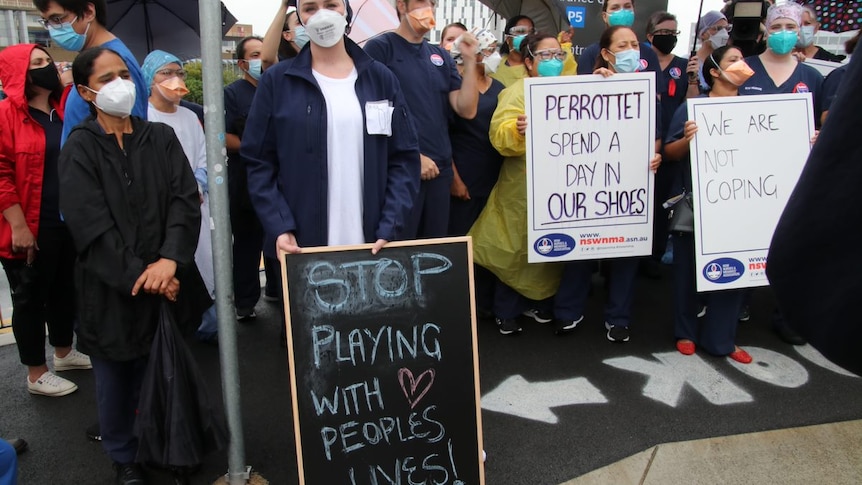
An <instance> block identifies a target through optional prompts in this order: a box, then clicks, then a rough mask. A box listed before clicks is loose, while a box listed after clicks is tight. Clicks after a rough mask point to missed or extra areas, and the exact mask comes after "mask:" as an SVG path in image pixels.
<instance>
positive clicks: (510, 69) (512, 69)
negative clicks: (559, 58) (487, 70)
mask: <svg viewBox="0 0 862 485" xmlns="http://www.w3.org/2000/svg"><path fill="white" fill-rule="evenodd" d="M560 47H561V48H562V49H563V51H564V52H568V53H569V55H567V56H566V60H565V62H563V72H562V75H563V76H574V75H575V74H577V73H578V62H577V61H576V60H575V56H574V54H573V53H572V43H571V42H565V43H562V44H560ZM508 59H509V55H508V54H507V55H505V56H503V60H502V61H500V66H499V67H498V68H497V72H495V73H493V74H491V77H492V78H494V79H496V80H497V81H500V82H501V83H503V86H506V87H507V88H508V87H510V86H512V85H513V84H515V83H517V82H518V81H520V80H521V79H524V78H525V77H527V69H526V68H525V67H524V65H523V64H521V65H520V66H510V65H508V64H506V61H507V60H508Z"/></svg>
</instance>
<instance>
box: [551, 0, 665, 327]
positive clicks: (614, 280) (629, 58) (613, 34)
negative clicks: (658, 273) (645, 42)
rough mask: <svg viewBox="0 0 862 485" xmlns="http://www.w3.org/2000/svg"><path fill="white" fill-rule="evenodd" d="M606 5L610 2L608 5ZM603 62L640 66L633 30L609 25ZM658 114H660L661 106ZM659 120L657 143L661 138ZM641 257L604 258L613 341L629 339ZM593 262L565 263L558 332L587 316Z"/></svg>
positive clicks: (608, 68) (612, 67)
mask: <svg viewBox="0 0 862 485" xmlns="http://www.w3.org/2000/svg"><path fill="white" fill-rule="evenodd" d="M606 5H607V4H606ZM599 46H600V48H601V51H600V56H601V57H600V59H601V60H600V61H599V64H598V67H597V69H596V70H595V74H599V75H602V76H604V77H610V76H615V75H620V76H625V74H626V73H632V72H634V71H635V68H636V66H637V58H638V51H639V42H638V39H637V36H636V35H635V33H634V31H633V30H632V29H630V28H629V27H624V26H621V25H618V26H614V27H609V28H607V29H605V31H604V33H602V37H601V39H600V40H599ZM656 116H657V117H660V114H659V113H658V109H656ZM659 124H660V120H656V125H657V126H656V146H658V140H660V138H661V132H660V131H659V128H658V125H659ZM660 165H661V155H660V154H658V153H656V155H655V156H654V157H653V158H652V159H651V160H649V168H650V170H652V171H656V170H657V169H658V168H659V166H660ZM639 261H640V259H639V258H618V259H608V260H604V263H605V264H607V265H608V266H609V270H608V277H609V279H610V281H609V285H608V291H609V295H608V301H607V304H606V305H605V319H604V320H605V329H606V330H607V338H608V340H610V341H611V342H628V341H629V324H630V323H631V305H632V300H633V298H634V287H635V278H636V276H637V269H638V262H639ZM593 263H594V262H593V261H570V262H567V263H565V266H564V269H563V277H562V280H561V281H560V288H559V289H558V290H557V294H556V296H554V319H555V327H556V328H555V330H556V332H557V333H565V332H570V331H572V330H574V329H575V327H577V325H578V324H579V323H580V322H581V321H582V320H583V319H584V310H585V308H586V303H587V297H588V296H589V293H590V286H591V275H592V272H593Z"/></svg>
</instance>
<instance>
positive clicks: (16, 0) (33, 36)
mask: <svg viewBox="0 0 862 485" xmlns="http://www.w3.org/2000/svg"><path fill="white" fill-rule="evenodd" d="M40 18H41V17H39V11H38V10H36V7H34V6H33V1H32V0H0V48H3V47H6V46H10V45H15V44H23V43H28V42H29V43H37V44H43V45H49V42H50V39H51V37H50V35H48V31H47V30H45V28H44V27H42V25H40V24H39V22H37V21H38V20H39V19H40ZM58 50H59V49H58ZM51 54H52V55H54V52H53V51H52V52H51ZM62 60H65V59H62Z"/></svg>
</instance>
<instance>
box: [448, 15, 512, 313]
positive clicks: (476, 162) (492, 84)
mask: <svg viewBox="0 0 862 485" xmlns="http://www.w3.org/2000/svg"><path fill="white" fill-rule="evenodd" d="M475 36H476V40H477V42H478V49H479V53H478V54H477V55H476V70H475V72H476V74H475V75H476V77H477V80H478V83H479V105H478V108H477V111H476V117H475V118H473V119H472V120H465V119H464V118H461V117H460V116H455V118H454V119H453V121H452V124H450V125H449V138H450V139H451V140H452V158H453V164H452V169H453V171H454V179H453V180H452V187H451V190H450V192H451V195H452V199H451V208H450V210H449V235H451V236H463V235H465V234H467V231H469V230H470V228H471V227H472V226H473V223H474V222H476V219H477V218H478V217H479V214H480V213H481V212H482V209H484V208H485V204H487V202H488V197H489V196H490V195H491V189H493V188H494V184H496V183H497V178H498V177H499V175H500V167H501V166H502V165H503V155H500V152H498V151H497V149H496V148H494V146H493V145H492V144H491V139H490V137H489V136H488V133H489V131H490V128H491V117H492V116H494V111H495V110H496V109H497V97H498V95H499V94H500V92H501V91H503V89H504V88H505V86H503V83H501V82H500V81H497V80H496V79H493V78H491V74H492V73H493V72H494V71H496V69H497V67H498V66H499V65H500V61H501V56H500V53H499V52H497V43H498V42H497V38H496V37H495V36H494V34H493V33H491V32H490V31H488V30H485V29H481V30H478V31H477V32H476V33H475ZM450 52H452V54H453V58H454V59H455V62H456V63H459V61H460V64H459V70H460V69H463V59H462V58H461V53H460V43H459V42H458V41H457V39H456V41H455V43H454V47H453V48H452V49H451V51H450ZM473 272H474V273H475V279H476V306H477V308H478V310H479V314H480V315H485V316H490V315H491V314H492V306H493V300H494V293H495V289H494V288H495V286H497V285H499V284H500V283H499V280H497V279H496V277H495V276H494V274H493V273H491V272H490V271H488V270H487V269H485V268H483V267H482V266H480V265H478V264H476V265H474V268H473ZM495 280H496V281H495Z"/></svg>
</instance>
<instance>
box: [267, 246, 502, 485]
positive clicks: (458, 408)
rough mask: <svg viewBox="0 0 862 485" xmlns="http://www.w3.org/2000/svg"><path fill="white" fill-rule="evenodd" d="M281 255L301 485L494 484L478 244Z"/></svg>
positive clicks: (333, 249) (337, 249)
mask: <svg viewBox="0 0 862 485" xmlns="http://www.w3.org/2000/svg"><path fill="white" fill-rule="evenodd" d="M371 246H372V245H371V244H365V245H357V246H336V247H320V248H303V249H302V252H301V253H300V254H286V253H284V252H280V253H279V260H280V261H281V265H282V283H283V286H282V287H283V288H284V314H285V326H286V333H287V352H288V361H289V365H290V370H289V372H290V389H291V400H292V405H293V420H294V423H293V424H294V438H295V441H296V459H297V466H298V474H299V483H300V484H301V485H305V484H308V485H321V484H326V485H329V484H347V485H384V484H396V483H397V484H407V483H428V484H441V485H442V484H453V485H484V483H485V474H484V459H483V454H484V452H483V446H482V432H481V430H482V416H481V408H480V404H479V398H480V390H479V359H478V343H477V339H476V317H475V315H476V309H475V301H474V297H473V295H474V293H473V286H474V283H473V248H472V238H470V237H455V238H440V239H426V240H417V241H401V242H393V243H389V244H387V245H386V247H385V248H383V249H382V250H381V251H380V252H379V253H378V254H376V255H372V254H371V251H370V249H371Z"/></svg>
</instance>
